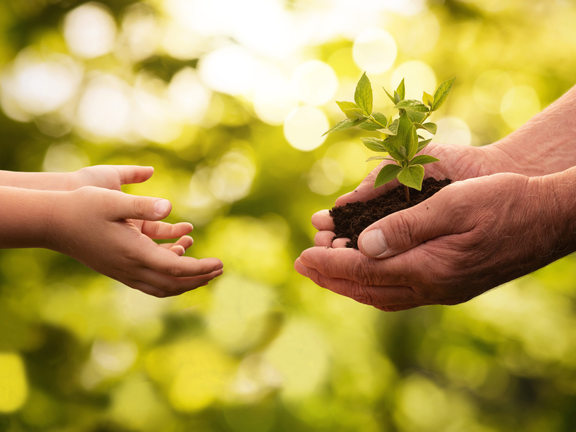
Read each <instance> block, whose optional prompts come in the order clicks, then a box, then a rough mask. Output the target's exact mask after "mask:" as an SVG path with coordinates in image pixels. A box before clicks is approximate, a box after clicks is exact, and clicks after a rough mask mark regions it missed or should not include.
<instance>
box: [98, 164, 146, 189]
mask: <svg viewBox="0 0 576 432" xmlns="http://www.w3.org/2000/svg"><path fill="white" fill-rule="evenodd" d="M109 166H110V168H112V169H114V170H115V171H116V172H117V173H118V176H119V177H120V184H123V185H124V184H131V183H142V182H145V181H146V180H148V179H149V178H150V177H152V174H154V168H153V167H151V166H138V165H109Z"/></svg>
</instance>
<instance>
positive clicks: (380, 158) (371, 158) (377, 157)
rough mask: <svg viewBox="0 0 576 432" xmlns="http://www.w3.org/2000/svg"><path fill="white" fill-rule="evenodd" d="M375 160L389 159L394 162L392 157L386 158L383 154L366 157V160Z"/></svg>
mask: <svg viewBox="0 0 576 432" xmlns="http://www.w3.org/2000/svg"><path fill="white" fill-rule="evenodd" d="M375 160H389V161H392V162H395V160H394V159H392V158H387V157H384V156H372V157H369V158H368V159H366V162H370V161H375Z"/></svg>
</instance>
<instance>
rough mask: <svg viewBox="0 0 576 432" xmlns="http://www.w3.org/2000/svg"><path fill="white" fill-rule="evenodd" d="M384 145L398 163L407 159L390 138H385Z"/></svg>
mask: <svg viewBox="0 0 576 432" xmlns="http://www.w3.org/2000/svg"><path fill="white" fill-rule="evenodd" d="M382 145H383V146H384V148H385V149H386V151H387V152H388V154H389V155H390V156H392V157H393V158H394V160H395V161H396V162H397V163H398V164H401V163H402V161H404V160H405V158H404V156H402V153H400V151H399V147H396V145H395V143H393V142H392V141H391V140H390V139H387V140H385V141H384V142H383V143H382Z"/></svg>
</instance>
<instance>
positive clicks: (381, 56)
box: [352, 28, 398, 75]
mask: <svg viewBox="0 0 576 432" xmlns="http://www.w3.org/2000/svg"><path fill="white" fill-rule="evenodd" d="M352 55H353V57H354V61H355V62H356V64H357V65H358V67H359V68H360V69H361V70H364V71H366V72H367V73H369V74H376V75H379V74H382V73H384V72H386V71H387V70H388V69H390V68H391V67H392V65H393V64H394V62H395V61H396V56H397V55H398V48H397V47H396V41H395V40H394V37H392V35H391V34H390V33H388V32H387V31H385V30H382V29H377V28H373V29H368V30H365V31H363V32H362V33H361V34H360V35H359V36H358V37H357V38H356V40H355V41H354V47H353V49H352Z"/></svg>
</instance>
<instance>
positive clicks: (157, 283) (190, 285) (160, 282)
mask: <svg viewBox="0 0 576 432" xmlns="http://www.w3.org/2000/svg"><path fill="white" fill-rule="evenodd" d="M222 273H223V269H220V270H216V271H213V272H211V273H209V274H205V275H201V276H192V277H170V276H166V275H163V274H159V273H156V272H155V271H152V270H144V271H143V272H142V273H141V274H140V278H141V279H142V281H141V282H142V283H144V284H147V285H148V286H150V287H155V288H157V289H159V290H161V291H162V292H163V293H164V297H168V296H175V295H179V294H182V293H185V292H187V291H191V290H193V289H196V288H198V287H200V286H203V285H205V284H207V283H208V282H210V281H211V280H212V279H214V278H216V277H218V276H220V275H221V274H222ZM153 295H154V294H153Z"/></svg>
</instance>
